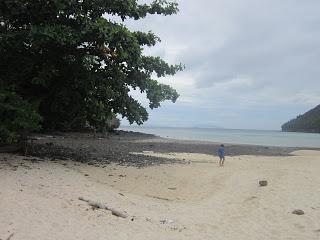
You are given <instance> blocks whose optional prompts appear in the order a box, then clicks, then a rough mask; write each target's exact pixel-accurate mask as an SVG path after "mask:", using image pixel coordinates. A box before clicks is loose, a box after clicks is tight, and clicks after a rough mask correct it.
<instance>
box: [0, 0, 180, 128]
mask: <svg viewBox="0 0 320 240" xmlns="http://www.w3.org/2000/svg"><path fill="white" fill-rule="evenodd" d="M177 11H178V8H177V3H174V2H168V1H164V0H155V1H154V2H152V3H150V4H139V3H138V1H137V0H1V2H0V56H1V58H0V87H1V88H3V89H4V88H6V89H11V90H12V92H14V94H15V95H17V96H18V97H19V99H21V101H24V102H26V103H28V104H30V106H34V107H35V108H34V110H35V111H36V112H37V113H39V114H40V115H41V117H42V127H43V128H44V129H77V128H81V127H83V126H85V124H86V122H89V123H90V124H91V125H93V126H94V127H99V126H101V124H104V122H105V121H106V119H110V116H112V115H114V114H120V115H122V117H126V118H127V119H128V120H129V122H130V123H133V122H136V123H137V124H142V123H143V122H144V121H146V120H147V119H148V113H147V111H146V109H145V108H144V107H142V106H141V104H140V103H139V102H138V101H137V100H135V99H134V98H132V97H131V96H130V95H129V91H130V89H138V90H140V91H141V92H145V93H146V95H147V98H148V99H149V102H150V103H149V107H150V108H151V109H153V108H157V107H159V106H160V103H161V102H162V101H164V100H171V101H172V102H175V101H176V99H177V98H178V93H177V92H176V91H175V90H174V89H172V88H171V87H170V86H168V85H164V84H160V83H158V82H157V81H156V80H153V79H152V75H153V74H156V75H157V76H158V77H163V76H166V75H174V74H175V73H176V72H177V71H179V70H182V69H183V67H182V66H181V64H179V65H169V64H167V63H166V62H165V61H163V60H162V59H161V58H159V57H154V56H144V55H143V48H144V47H152V46H154V45H155V44H156V43H157V42H159V41H160V39H159V38H158V37H157V36H156V35H155V34H154V33H152V32H139V31H136V32H134V31H130V30H129V29H128V28H127V27H126V26H125V25H123V23H119V22H116V21H113V20H111V19H110V16H113V15H115V16H119V17H120V18H121V19H122V21H124V20H125V19H127V18H132V19H135V20H139V19H141V18H144V17H146V16H147V15H148V14H162V15H171V14H175V13H177ZM0 104H2V103H0ZM1 124H3V123H1Z"/></svg>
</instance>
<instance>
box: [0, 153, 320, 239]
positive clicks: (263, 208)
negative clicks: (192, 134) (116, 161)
mask: <svg viewBox="0 0 320 240" xmlns="http://www.w3.org/2000/svg"><path fill="white" fill-rule="evenodd" d="M294 154H295V156H291V157H260V156H239V157H233V158H230V157H228V158H227V159H226V165H225V166H224V167H218V165H217V159H216V158H214V157H212V156H209V155H203V154H187V153H185V154H182V153H180V154H175V153H172V154H169V155H168V154H167V155H166V157H176V158H181V159H183V158H184V159H186V160H190V161H191V163H190V164H187V165H163V166H155V167H148V168H145V169H136V168H133V167H120V166H115V165H109V166H107V167H106V168H97V167H92V166H87V165H84V164H78V163H74V162H72V161H61V162H57V163H54V162H49V161H41V162H37V163H32V162H30V161H26V160H23V157H18V156H14V155H4V154H2V155H0V239H1V240H6V239H8V237H10V236H11V240H18V239H23V240H28V239H42V240H45V239H48V240H49V239H50V240H53V239H71V240H72V239H86V240H90V239H92V240H93V239H94V240H97V239H117V240H118V239H218V240H219V239H221V240H225V239H243V240H250V239H252V240H253V239H254V240H256V239H259V240H263V239H268V240H270V239H273V240H274V239H297V240H298V239H299V240H301V239H310V240H312V239H320V187H319V186H320V174H319V171H320V152H317V151H297V152H295V153H294ZM149 155H156V156H164V155H161V154H156V153H149ZM4 158H6V159H7V161H4V160H3V159H4ZM62 163H64V164H66V165H63V164H62ZM15 166H17V167H15ZM15 169H16V171H15ZM84 174H89V176H85V175H84ZM119 175H120V176H119ZM262 179H267V180H268V183H269V185H268V186H267V187H259V186H258V181H259V180H262ZM119 193H121V194H122V195H120V194H119ZM80 196H82V197H85V198H88V199H92V200H95V201H100V202H101V203H105V204H108V205H109V206H111V207H114V208H116V209H119V210H122V211H126V212H127V213H128V214H129V215H130V216H131V217H130V218H127V219H122V218H118V217H116V216H113V215H111V213H110V212H109V211H107V210H92V209H91V208H90V207H89V206H88V205H87V203H85V202H82V201H79V200H78V197H80ZM294 209H302V210H304V212H305V214H304V215H302V216H297V215H294V214H292V213H291V212H292V210H294ZM132 218H133V221H131V219H132ZM162 220H167V221H166V222H165V223H164V224H163V223H161V221H162Z"/></svg>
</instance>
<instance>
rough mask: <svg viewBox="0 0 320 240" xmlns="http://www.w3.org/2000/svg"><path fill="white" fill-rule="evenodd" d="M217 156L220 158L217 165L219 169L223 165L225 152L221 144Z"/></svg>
mask: <svg viewBox="0 0 320 240" xmlns="http://www.w3.org/2000/svg"><path fill="white" fill-rule="evenodd" d="M218 156H219V158H220V161H219V165H220V167H222V166H223V165H224V160H225V150H224V145H223V144H221V145H220V147H219V149H218Z"/></svg>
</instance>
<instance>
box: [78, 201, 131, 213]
mask: <svg viewBox="0 0 320 240" xmlns="http://www.w3.org/2000/svg"><path fill="white" fill-rule="evenodd" d="M78 199H79V200H81V201H84V202H87V203H88V204H89V205H90V206H92V207H94V208H100V209H106V210H108V211H111V213H112V215H114V216H117V217H122V218H127V217H128V214H126V213H124V212H121V211H118V210H116V209H114V208H111V207H109V206H107V205H105V204H103V203H99V202H96V201H92V200H89V199H85V198H83V197H79V198H78Z"/></svg>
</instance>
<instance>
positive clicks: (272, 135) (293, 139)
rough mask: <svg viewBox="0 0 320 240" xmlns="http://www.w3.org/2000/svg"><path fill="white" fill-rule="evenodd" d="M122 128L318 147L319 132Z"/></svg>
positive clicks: (177, 136) (173, 135) (167, 135)
mask: <svg viewBox="0 0 320 240" xmlns="http://www.w3.org/2000/svg"><path fill="white" fill-rule="evenodd" d="M120 129H122V130H127V131H135V132H143V133H150V134H155V135H157V136H160V137H164V138H175V139H184V140H204V141H212V142H219V143H235V144H253V145H264V146H286V147H315V148H320V134H319V133H293V132H289V133H288V132H281V131H269V130H244V129H218V128H171V127H139V126H138V127H136V126H129V127H121V128H120Z"/></svg>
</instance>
